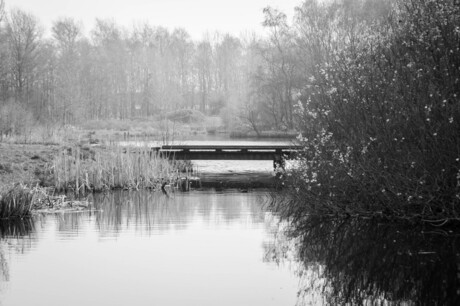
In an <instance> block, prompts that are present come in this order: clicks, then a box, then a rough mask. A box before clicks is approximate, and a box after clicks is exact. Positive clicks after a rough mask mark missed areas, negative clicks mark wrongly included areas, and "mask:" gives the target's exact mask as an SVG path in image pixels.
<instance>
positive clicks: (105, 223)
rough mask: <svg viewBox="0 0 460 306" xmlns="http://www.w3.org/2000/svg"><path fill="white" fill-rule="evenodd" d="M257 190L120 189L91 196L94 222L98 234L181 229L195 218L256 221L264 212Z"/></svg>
mask: <svg viewBox="0 0 460 306" xmlns="http://www.w3.org/2000/svg"><path fill="white" fill-rule="evenodd" d="M260 206H261V203H260V201H259V200H258V194H240V193H235V194H229V193H222V194H219V193H216V192H211V191H210V192H201V191H200V192H196V193H194V192H190V193H173V194H171V195H170V196H169V197H168V196H165V195H164V194H163V193H160V192H149V191H136V192H130V191H120V192H113V193H109V194H106V195H98V196H96V197H95V199H94V208H95V209H96V210H97V211H100V213H96V223H97V226H98V230H99V231H100V232H101V234H102V235H105V234H110V235H112V234H114V233H119V232H121V231H123V230H124V229H126V228H127V227H132V228H134V229H135V230H136V231H138V232H146V233H150V232H151V231H152V230H155V231H156V232H166V231H170V230H184V229H186V228H187V226H189V224H191V223H193V221H196V220H199V221H200V222H202V223H203V224H211V223H214V222H218V223H219V224H220V225H226V224H231V223H235V222H245V223H260V222H261V221H263V218H264V214H263V212H262V210H261V209H260Z"/></svg>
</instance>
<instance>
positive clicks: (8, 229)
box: [0, 218, 34, 281]
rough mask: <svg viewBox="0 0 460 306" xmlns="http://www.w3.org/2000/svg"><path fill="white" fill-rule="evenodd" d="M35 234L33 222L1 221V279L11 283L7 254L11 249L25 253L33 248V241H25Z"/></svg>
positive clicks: (29, 220) (24, 220)
mask: <svg viewBox="0 0 460 306" xmlns="http://www.w3.org/2000/svg"><path fill="white" fill-rule="evenodd" d="M33 232H34V223H33V220H31V219H29V218H26V219H23V220H1V221H0V277H1V280H3V281H9V278H10V274H9V267H8V256H7V255H6V254H7V252H8V251H9V250H11V249H13V251H15V252H18V253H24V252H25V251H26V250H27V249H30V247H31V244H30V243H31V240H30V239H25V237H27V236H29V235H30V234H31V233H33Z"/></svg>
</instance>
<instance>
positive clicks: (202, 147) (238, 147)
mask: <svg viewBox="0 0 460 306" xmlns="http://www.w3.org/2000/svg"><path fill="white" fill-rule="evenodd" d="M301 148H302V147H301V146H298V145H268V146H257V145H163V146H161V147H155V149H159V150H299V149H301Z"/></svg>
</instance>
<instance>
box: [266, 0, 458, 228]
mask: <svg viewBox="0 0 460 306" xmlns="http://www.w3.org/2000/svg"><path fill="white" fill-rule="evenodd" d="M275 20H276V21H278V20H279V19H275ZM280 24H281V26H279V25H280ZM275 25H276V26H279V27H280V29H284V30H283V31H278V32H274V35H273V36H272V39H276V38H277V37H278V38H280V39H277V40H276V41H283V42H284V43H283V44H280V48H279V49H278V50H279V52H280V54H284V55H285V59H286V61H285V62H282V61H281V63H284V64H285V66H284V67H285V69H281V72H283V73H282V74H281V75H283V76H285V78H284V79H282V78H279V79H280V80H285V81H286V83H289V82H288V80H289V78H288V76H289V74H288V73H284V72H289V71H290V70H289V69H288V68H289V67H291V66H292V67H293V70H297V71H300V74H301V75H302V78H301V79H299V80H301V83H300V84H301V87H299V89H300V93H299V96H298V100H299V104H298V112H297V115H298V116H299V118H298V123H299V124H300V129H301V131H302V138H301V141H302V142H303V144H304V146H305V149H304V150H303V152H301V154H300V155H299V157H298V162H299V167H297V168H296V169H294V170H293V171H290V172H288V176H289V177H288V180H289V181H290V186H292V188H291V189H290V191H289V194H290V199H291V200H292V199H294V201H292V202H290V204H288V205H281V206H280V207H278V208H279V209H280V210H282V211H284V212H285V213H286V215H288V216H291V217H295V218H299V219H302V218H303V217H305V216H306V215H307V214H308V213H319V214H344V215H354V214H370V215H382V216H397V217H402V218H419V219H420V218H421V219H425V220H447V219H456V220H458V219H459V214H460V209H459V204H460V133H459V131H460V103H459V97H460V78H459V76H460V49H459V48H460V3H459V1H454V0H436V1H434V0H393V1H381V0H378V1H374V0H356V1H346V0H342V1H329V2H321V1H315V0H309V1H305V2H304V3H303V4H302V6H301V7H300V8H299V9H298V11H297V18H296V21H295V22H294V24H293V26H291V27H287V26H284V25H283V23H282V22H278V23H275ZM277 34H278V36H277ZM283 48H285V49H283ZM290 54H292V58H293V62H292V63H297V65H294V64H290V62H289V55H290ZM280 67H282V66H280ZM292 84H295V83H292Z"/></svg>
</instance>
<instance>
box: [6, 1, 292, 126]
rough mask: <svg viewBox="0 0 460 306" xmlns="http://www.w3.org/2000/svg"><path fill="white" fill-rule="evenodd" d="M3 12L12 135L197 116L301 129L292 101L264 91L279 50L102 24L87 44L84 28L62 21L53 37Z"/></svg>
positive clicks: (31, 19)
mask: <svg viewBox="0 0 460 306" xmlns="http://www.w3.org/2000/svg"><path fill="white" fill-rule="evenodd" d="M0 2H1V3H3V0H0ZM2 8H3V6H2ZM2 12H3V13H2V14H1V16H2V19H1V21H0V107H2V108H3V110H2V111H1V112H0V113H2V114H3V117H2V120H3V123H4V125H5V122H6V121H10V122H16V123H17V121H18V120H19V118H30V119H31V120H32V119H35V120H39V121H42V122H43V121H47V122H49V121H50V120H51V121H53V122H56V123H59V124H75V123H79V122H82V121H86V120H98V119H105V118H116V119H125V118H133V117H150V116H156V115H159V114H164V113H165V112H167V111H170V110H175V109H183V108H189V109H197V110H200V111H201V112H203V113H205V114H208V115H221V116H222V117H223V118H224V119H225V122H226V123H227V124H229V123H230V122H231V121H232V120H235V118H238V120H240V119H242V120H240V121H241V122H242V123H244V122H246V123H250V124H251V126H252V127H254V128H256V129H257V128H258V127H263V126H264V125H265V126H272V124H271V122H272V121H273V120H272V119H274V120H275V122H276V124H275V125H276V127H277V128H280V127H285V128H286V127H293V119H292V118H293V108H292V101H289V103H290V104H289V106H287V107H285V102H286V101H285V100H286V94H288V95H289V99H290V93H287V92H283V93H281V92H278V91H277V90H276V88H271V89H268V88H265V87H264V86H265V85H266V84H265V83H263V82H264V78H265V72H266V71H269V70H270V69H273V68H274V67H271V66H268V65H266V64H267V63H268V62H270V61H272V60H273V59H272V57H273V54H270V53H271V52H272V51H270V50H269V49H270V48H275V47H276V46H275V45H271V44H270V42H268V41H265V40H263V39H261V38H260V37H257V36H256V35H254V34H248V35H245V36H244V37H243V36H242V37H234V36H232V35H229V34H219V33H216V34H212V35H211V34H209V35H206V36H205V38H203V39H202V40H199V41H194V40H192V39H191V37H190V35H189V34H188V33H187V32H186V30H184V29H175V30H173V31H169V30H167V29H165V28H163V27H161V26H151V25H149V24H147V23H145V24H142V25H139V26H137V27H135V28H133V29H130V30H128V29H125V28H123V27H121V26H119V25H117V24H116V22H115V21H112V20H101V19H97V20H96V23H95V26H94V28H93V29H92V30H91V31H90V34H89V36H88V37H87V36H85V35H84V33H83V31H82V26H81V24H80V23H79V22H77V21H76V20H74V19H71V18H61V19H59V20H56V21H55V22H54V23H53V26H52V28H51V36H50V37H45V36H44V34H43V33H44V30H43V27H42V26H41V24H40V21H39V20H38V19H37V18H36V17H35V16H33V15H31V14H29V13H27V12H26V11H23V10H19V9H13V10H10V11H6V12H5V11H4V10H2ZM273 82H275V83H277V82H278V81H276V80H274V81H273ZM267 95H268V96H267ZM266 101H268V102H269V103H266ZM275 101H276V102H275ZM273 103H277V104H278V105H276V106H275V105H273ZM265 104H267V105H265ZM280 112H282V113H283V114H282V115H281V113H280ZM8 118H9V119H8ZM6 125H7V126H10V125H14V124H6Z"/></svg>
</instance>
